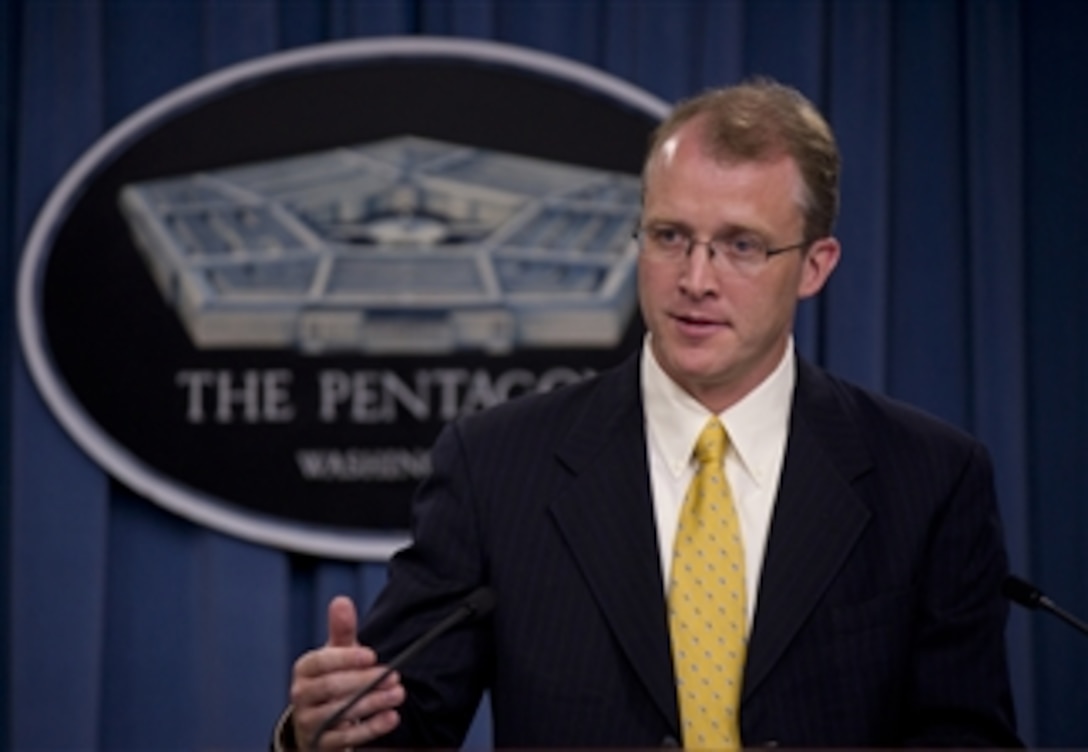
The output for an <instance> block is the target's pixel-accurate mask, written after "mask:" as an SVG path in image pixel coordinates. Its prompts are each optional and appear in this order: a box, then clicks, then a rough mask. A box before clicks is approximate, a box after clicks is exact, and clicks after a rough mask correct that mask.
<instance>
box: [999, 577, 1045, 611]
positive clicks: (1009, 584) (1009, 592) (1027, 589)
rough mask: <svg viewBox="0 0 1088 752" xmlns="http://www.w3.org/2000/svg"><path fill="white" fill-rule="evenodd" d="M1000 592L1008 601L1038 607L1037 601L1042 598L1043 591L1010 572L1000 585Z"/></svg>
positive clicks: (1028, 606)
mask: <svg viewBox="0 0 1088 752" xmlns="http://www.w3.org/2000/svg"><path fill="white" fill-rule="evenodd" d="M1001 592H1002V593H1003V594H1004V595H1005V597H1006V598H1008V599H1009V600H1010V601H1013V602H1014V603H1019V604H1020V605H1021V606H1025V607H1027V608H1038V607H1039V602H1040V601H1041V600H1042V598H1043V593H1042V591H1040V590H1039V588H1037V587H1035V586H1034V585H1032V584H1031V583H1030V582H1025V581H1024V580H1021V579H1020V578H1019V577H1017V576H1016V575H1014V574H1010V575H1009V576H1008V577H1006V578H1005V582H1004V584H1002V586H1001Z"/></svg>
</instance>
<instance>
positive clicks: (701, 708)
mask: <svg viewBox="0 0 1088 752" xmlns="http://www.w3.org/2000/svg"><path fill="white" fill-rule="evenodd" d="M728 440H729V439H728V437H727V436H726V433H725V427H724V426H723V425H722V424H721V421H719V420H718V419H717V418H711V419H710V420H709V421H707V425H706V428H704V429H703V432H702V433H701V434H699V439H698V441H697V442H696V445H695V457H696V459H697V460H698V461H699V468H698V470H697V471H696V473H695V478H694V479H693V480H692V481H691V487H690V488H688V492H687V495H686V496H685V497H684V506H683V509H681V510H680V521H679V523H678V525H677V528H676V541H675V543H674V545H673V556H672V573H671V577H670V580H669V595H668V602H669V630H670V632H671V635H672V655H673V665H674V666H675V669H676V692H677V699H678V700H679V703H680V720H681V725H682V728H683V737H684V747H685V748H687V749H734V750H735V749H739V748H740V746H741V740H740V724H739V712H738V711H739V705H740V689H741V679H742V677H743V672H744V658H745V652H746V643H747V637H746V633H747V623H748V613H747V605H746V598H747V595H746V592H745V585H744V544H743V542H742V541H741V533H740V524H739V521H738V520H737V511H736V509H735V508H734V506H733V494H732V493H731V492H730V490H729V482H728V481H727V480H726V477H725V467H724V465H723V462H722V458H723V457H724V456H725V449H726V445H727V443H728Z"/></svg>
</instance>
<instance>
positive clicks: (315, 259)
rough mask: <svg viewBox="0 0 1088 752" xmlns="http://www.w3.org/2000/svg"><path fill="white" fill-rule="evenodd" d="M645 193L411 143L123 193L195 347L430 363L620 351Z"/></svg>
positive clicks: (635, 185)
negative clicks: (446, 356)
mask: <svg viewBox="0 0 1088 752" xmlns="http://www.w3.org/2000/svg"><path fill="white" fill-rule="evenodd" d="M639 191H640V184H639V181H638V179H637V178H636V177H634V176H631V175H627V174H621V173H611V172H605V171H601V170H595V169H589V168H585V167H580V166H572V165H568V164H561V163H556V162H549V161H545V160H541V159H535V158H530V157H525V156H520V155H513V154H506V153H501V152H496V151H490V150H487V149H482V148H476V147H467V146H462V145H458V144H452V143H445V142H440V141H434V140H428V139H422V138H417V137H414V136H402V137H397V138H391V139H388V140H383V141H378V142H374V143H369V144H363V145H356V146H350V147H344V148H337V149H333V150H330V151H324V152H319V153H312V154H305V155H299V156H292V157H288V158H285V159H280V160H276V161H269V162H262V163H257V164H248V165H242V166H237V167H230V168H226V169H220V170H214V171H208V172H199V173H194V174H190V175H183V176H175V177H170V178H167V179H158V180H152V181H147V182H141V183H133V184H130V185H127V186H125V187H124V188H123V189H122V191H121V196H120V204H121V209H122V211H123V213H124V216H125V218H126V220H127V222H128V225H129V228H130V231H131V233H132V236H133V239H134V240H135V244H136V247H137V248H138V250H139V252H140V254H141V256H142V257H143V259H144V261H145V263H146V264H147V266H148V268H149V269H150V271H151V275H152V277H153V278H154V280H155V283H156V285H157V286H158V288H159V290H160V292H161V293H162V295H163V296H164V298H165V299H166V301H167V302H168V304H169V305H171V306H173V307H174V308H175V309H176V311H177V314H178V316H179V318H180V320H181V322H182V324H183V326H184V328H185V330H186V331H187V332H188V334H189V336H190V339H191V340H192V342H193V344H194V346H196V347H198V348H201V349H206V348H265V349H277V348H278V349H295V350H298V351H301V352H303V353H308V354H315V355H316V354H321V353H332V352H345V351H353V350H354V351H362V352H369V353H400V354H433V353H444V352H453V351H457V350H469V349H475V350H482V351H485V352H489V353H506V352H510V351H512V350H514V349H517V348H533V347H540V348H561V347H611V346H613V345H615V344H617V343H618V341H619V340H620V338H621V337H622V336H623V333H624V331H625V329H626V327H627V325H628V322H629V320H630V318H631V315H632V314H633V312H634V308H635V300H636V292H635V265H636V248H635V243H634V242H633V241H632V240H631V234H632V231H633V230H634V226H635V223H636V221H637V216H638V211H639V199H640V193H639Z"/></svg>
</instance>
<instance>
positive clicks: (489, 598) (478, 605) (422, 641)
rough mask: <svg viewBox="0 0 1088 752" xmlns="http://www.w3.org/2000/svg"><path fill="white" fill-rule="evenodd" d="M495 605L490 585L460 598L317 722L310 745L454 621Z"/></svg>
mask: <svg viewBox="0 0 1088 752" xmlns="http://www.w3.org/2000/svg"><path fill="white" fill-rule="evenodd" d="M493 608H495V591H494V590H492V589H491V588H489V587H479V588H476V589H475V590H473V591H472V592H471V593H469V594H468V596H466V597H465V599H464V600H463V601H461V603H460V605H458V606H457V608H455V609H454V610H453V611H452V612H450V614H449V615H448V616H447V617H446V618H445V619H443V620H442V621H440V622H438V623H437V624H435V625H434V626H433V627H431V628H430V629H428V630H427V631H426V632H424V633H423V635H422V636H421V637H418V638H417V639H415V640H414V641H413V642H412V643H410V644H409V645H408V647H406V648H405V649H404V650H402V651H400V652H399V653H398V654H397V655H396V657H394V658H393V660H391V661H389V663H388V664H386V667H385V671H383V672H382V673H381V674H380V675H379V676H378V677H377V678H376V679H374V680H373V681H371V682H369V683H367V684H365V685H363V687H362V688H361V689H360V690H359V691H358V692H356V693H355V694H354V695H352V696H351V699H350V700H348V701H347V702H345V703H344V704H343V705H341V706H340V708H339V709H338V710H337V711H336V712H335V713H333V714H332V715H330V716H329V717H328V718H326V719H325V720H324V721H323V722H322V724H321V725H320V726H318V727H317V731H315V732H314V735H313V738H312V739H310V746H309V749H312V750H316V749H317V743H318V742H319V741H321V737H322V736H323V735H324V734H325V732H326V731H328V730H329V729H331V728H332V727H333V726H335V725H336V724H337V723H339V722H340V721H341V720H342V719H343V717H344V716H345V715H346V714H347V712H348V711H349V710H350V709H351V706H352V705H354V704H355V703H357V702H358V701H359V700H361V699H362V698H363V697H364V696H366V695H367V694H368V693H369V692H371V691H372V690H373V689H374V688H375V687H376V686H378V685H379V684H381V683H382V682H383V681H385V679H386V677H388V676H389V675H390V674H391V673H393V672H394V671H396V670H397V669H398V668H400V667H401V666H403V665H404V664H405V663H407V662H408V661H409V660H411V659H412V658H414V657H415V655H416V654H417V653H419V652H420V651H421V650H423V648H425V647H427V646H428V645H430V644H431V643H432V642H434V641H435V640H436V639H438V638H439V637H441V636H442V635H444V634H445V633H446V632H448V631H450V630H451V629H453V628H454V627H456V626H457V625H459V624H461V623H463V622H466V621H470V620H474V619H482V618H483V617H485V616H487V615H488V614H489V613H491V610H492V609H493Z"/></svg>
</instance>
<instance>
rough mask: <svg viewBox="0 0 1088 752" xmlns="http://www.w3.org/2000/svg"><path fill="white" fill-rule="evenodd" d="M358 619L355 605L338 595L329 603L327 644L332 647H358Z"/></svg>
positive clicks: (348, 599) (349, 599)
mask: <svg viewBox="0 0 1088 752" xmlns="http://www.w3.org/2000/svg"><path fill="white" fill-rule="evenodd" d="M358 630H359V619H358V616H357V615H356V613H355V603H354V602H353V601H352V600H351V598H348V597H347V596H343V595H338V596H337V597H335V598H333V599H332V600H331V601H330V602H329V642H328V644H329V645H330V646H333V647H341V648H344V647H350V646H352V645H358V644H359V643H358V637H357V636H356V635H357V633H358Z"/></svg>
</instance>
